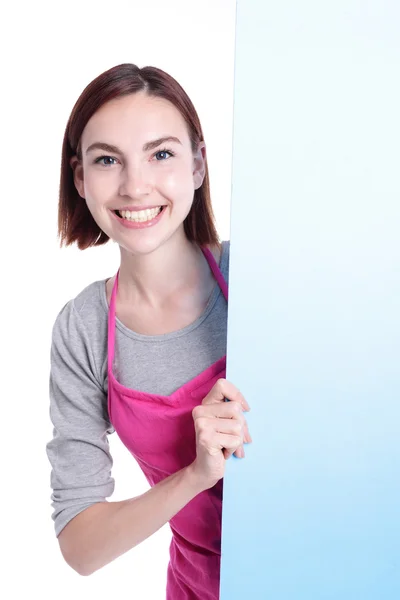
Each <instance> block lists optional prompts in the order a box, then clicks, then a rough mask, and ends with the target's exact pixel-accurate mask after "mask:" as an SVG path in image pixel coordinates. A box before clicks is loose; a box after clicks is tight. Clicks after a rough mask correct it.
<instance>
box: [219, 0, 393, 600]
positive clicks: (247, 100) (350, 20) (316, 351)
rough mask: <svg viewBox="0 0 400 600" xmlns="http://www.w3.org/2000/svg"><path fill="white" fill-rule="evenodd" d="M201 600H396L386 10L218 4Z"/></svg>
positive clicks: (378, 5)
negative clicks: (223, 47) (207, 501)
mask: <svg viewBox="0 0 400 600" xmlns="http://www.w3.org/2000/svg"><path fill="white" fill-rule="evenodd" d="M235 73H236V74H235V99H234V149H233V187H232V194H233V196H232V229H231V271H230V301H229V302H230V304H229V321H228V326H229V330H228V331H229V333H228V372H227V378H228V379H230V380H231V381H233V382H234V383H235V384H236V385H237V386H238V387H239V388H241V390H242V391H243V393H244V394H245V396H246V397H247V399H248V401H249V402H250V404H251V406H252V411H251V413H250V414H249V415H248V421H249V424H250V431H251V433H252V436H253V439H254V442H253V444H252V445H251V446H248V447H247V448H246V452H247V457H246V458H245V459H244V460H243V461H240V460H238V459H230V460H229V461H228V464H227V473H226V477H225V487H224V511H223V541H222V552H223V556H222V568H221V600H239V599H240V600H243V598H246V599H247V598H249V599H251V600H399V598H400V241H399V230H400V3H399V2H396V1H395V0H392V2H385V1H384V0H370V1H364V2H361V1H358V2H355V1H353V0H347V1H343V0H337V1H336V2H330V3H327V2H321V1H317V0H315V1H314V2H312V1H310V0H302V1H301V2H299V1H298V0H292V1H287V0H281V1H279V2H278V1H277V0H273V1H272V0H238V7H237V40H236V63H235Z"/></svg>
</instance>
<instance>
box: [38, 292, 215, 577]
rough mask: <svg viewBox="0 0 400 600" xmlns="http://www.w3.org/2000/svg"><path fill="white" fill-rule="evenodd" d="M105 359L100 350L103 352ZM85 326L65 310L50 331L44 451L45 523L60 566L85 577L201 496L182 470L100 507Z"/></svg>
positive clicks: (95, 396)
mask: <svg viewBox="0 0 400 600" xmlns="http://www.w3.org/2000/svg"><path fill="white" fill-rule="evenodd" d="M104 351H105V350H104ZM104 358H105V356H104V357H100V360H99V357H95V356H94V354H93V351H92V348H91V343H90V340H89V338H88V336H87V333H86V329H85V324H84V323H83V321H82V319H81V317H80V315H79V313H78V312H77V310H76V308H75V307H74V303H73V302H70V303H68V304H67V305H66V306H65V307H64V309H63V310H62V311H61V313H60V314H59V316H58V318H57V320H56V322H55V324H54V327H53V336H52V348H51V373H50V416H51V420H52V422H53V425H54V435H53V439H52V440H51V441H50V442H49V443H48V445H47V453H48V457H49V460H50V463H51V466H52V472H51V485H52V488H53V494H52V500H53V508H54V513H53V519H54V521H55V530H56V534H57V535H58V540H59V544H60V549H61V552H62V554H63V557H64V558H65V560H66V562H67V563H68V564H69V565H70V566H71V567H72V568H73V569H74V570H76V571H77V572H78V573H80V574H82V575H89V574H91V573H93V572H94V571H96V570H97V569H99V568H101V567H102V566H104V565H106V564H107V563H109V562H111V561H112V560H114V559H115V558H117V557H118V556H120V555H121V554H123V553H125V552H126V551H128V550H129V549H130V548H133V547H134V546H136V545H137V544H139V543H140V542H141V541H143V540H144V539H146V538H147V537H149V536H150V535H151V534H152V533H154V532H156V531H157V530H158V529H159V528H160V527H162V526H163V525H164V524H165V523H167V522H168V521H169V520H170V519H171V517H173V516H174V515H175V514H176V513H177V512H178V511H179V510H180V509H181V508H183V507H184V506H185V505H186V504H187V503H188V502H189V501H190V500H191V499H192V498H193V497H194V496H196V495H197V494H198V493H199V492H200V491H202V489H204V488H203V487H202V486H199V484H198V483H196V479H195V477H194V476H193V474H192V471H191V469H190V468H187V469H184V470H182V471H179V472H178V473H175V474H174V475H172V476H170V477H168V478H167V479H165V480H164V481H162V482H160V483H159V484H158V485H156V486H155V487H154V488H152V489H150V490H149V491H148V492H146V493H145V494H143V495H141V496H139V497H137V498H132V499H129V500H125V501H122V502H108V501H107V500H106V498H107V497H108V496H111V494H112V493H113V491H114V480H113V479H112V477H111V468H112V458H111V455H110V452H109V445H108V434H109V433H111V432H112V431H113V428H112V426H111V424H110V422H109V420H108V413H107V395H106V393H105V391H104V389H103V386H102V382H101V376H100V374H99V371H100V369H99V367H98V365H99V363H101V362H102V361H103V359H104Z"/></svg>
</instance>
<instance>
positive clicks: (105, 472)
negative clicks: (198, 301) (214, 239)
mask: <svg viewBox="0 0 400 600" xmlns="http://www.w3.org/2000/svg"><path fill="white" fill-rule="evenodd" d="M220 269H221V271H222V274H223V275H224V277H225V280H226V281H228V273H229V242H223V244H222V254H221V260H220ZM105 284H106V280H101V281H96V282H94V283H92V284H90V285H89V286H88V287H86V288H85V289H84V290H83V291H82V292H81V293H80V294H78V296H77V297H76V298H74V299H73V300H70V301H69V302H68V303H67V304H66V305H65V306H64V308H63V309H62V310H61V311H60V313H59V315H58V317H57V319H56V321H55V324H54V327H53V334H52V348H51V373H50V417H51V420H52V423H53V426H54V430H53V439H52V440H51V441H50V442H49V443H48V444H47V446H46V449H47V455H48V458H49V460H50V463H51V467H52V471H51V487H52V490H53V493H52V496H51V499H52V506H53V509H54V511H53V515H52V518H53V520H54V525H55V531H56V535H57V536H58V535H59V534H60V532H61V531H62V529H63V528H64V527H65V525H67V523H68V522H69V521H70V520H71V519H72V518H73V517H75V516H76V515H77V514H78V513H80V512H81V511H83V510H84V509H85V508H88V507H89V506H91V505H92V504H94V503H96V502H104V501H105V499H106V498H107V497H109V496H111V495H112V493H113V491H114V480H113V478H112V476H111V468H112V457H111V455H110V450H109V444H108V435H109V434H111V433H113V432H114V429H113V427H112V425H111V423H110V421H109V417H108V411H107V390H108V377H107V316H108V305H107V297H106V285H105ZM226 328H227V303H226V300H225V298H224V296H223V294H222V292H221V290H220V288H219V286H218V285H216V286H215V288H214V291H213V293H212V294H211V297H210V299H209V301H208V304H207V306H206V308H205V310H204V312H203V314H202V315H201V316H200V317H199V318H198V319H197V320H196V321H195V322H194V323H192V324H190V325H188V326H187V327H185V328H184V329H180V330H179V331H175V332H173V333H168V334H165V335H154V336H146V335H141V334H137V333H135V332H134V331H132V330H130V329H128V328H127V327H126V326H125V325H123V324H122V323H121V322H120V321H119V320H118V319H117V321H116V347H115V364H114V374H115V376H116V378H117V379H118V381H119V382H120V383H122V385H124V386H126V387H129V388H132V389H136V390H140V391H144V392H150V393H156V394H162V395H169V394H171V393H172V392H174V391H175V390H176V389H177V388H179V387H181V386H182V385H184V384H185V383H186V382H187V381H190V380H191V379H193V378H194V377H196V375H198V374H199V373H201V372H202V371H204V370H205V369H207V368H208V367H209V366H210V365H211V364H213V363H214V362H216V361H217V360H218V359H219V358H221V356H224V355H225V354H226Z"/></svg>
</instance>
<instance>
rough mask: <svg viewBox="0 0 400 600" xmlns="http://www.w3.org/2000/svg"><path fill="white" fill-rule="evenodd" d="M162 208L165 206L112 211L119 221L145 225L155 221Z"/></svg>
mask: <svg viewBox="0 0 400 600" xmlns="http://www.w3.org/2000/svg"><path fill="white" fill-rule="evenodd" d="M164 208H165V206H157V207H156V208H146V209H145V210H114V212H115V214H116V215H117V216H118V217H119V218H120V219H125V220H126V221H132V222H133V223H146V221H152V220H153V219H155V218H156V217H157V216H158V215H159V214H160V212H161V211H162V210H164Z"/></svg>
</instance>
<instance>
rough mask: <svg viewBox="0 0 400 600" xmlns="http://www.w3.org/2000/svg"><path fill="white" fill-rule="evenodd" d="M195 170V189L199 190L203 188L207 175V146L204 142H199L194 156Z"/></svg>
mask: <svg viewBox="0 0 400 600" xmlns="http://www.w3.org/2000/svg"><path fill="white" fill-rule="evenodd" d="M193 168H194V170H193V183H194V189H195V190H197V189H198V188H199V187H201V185H202V183H203V181H204V176H205V174H206V145H205V143H204V142H199V145H198V146H197V150H196V152H195V153H194V155H193Z"/></svg>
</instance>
